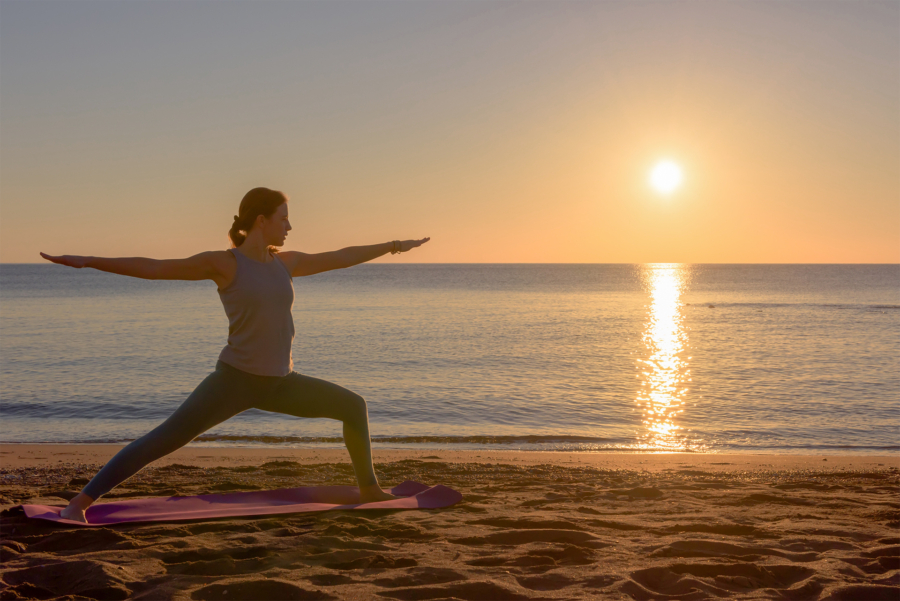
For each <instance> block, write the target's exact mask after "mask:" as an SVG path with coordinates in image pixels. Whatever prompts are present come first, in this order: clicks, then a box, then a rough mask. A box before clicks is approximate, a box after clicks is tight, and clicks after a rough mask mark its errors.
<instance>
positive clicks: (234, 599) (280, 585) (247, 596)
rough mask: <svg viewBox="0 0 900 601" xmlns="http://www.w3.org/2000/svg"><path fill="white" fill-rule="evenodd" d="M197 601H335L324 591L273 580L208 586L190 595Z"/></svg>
mask: <svg viewBox="0 0 900 601" xmlns="http://www.w3.org/2000/svg"><path fill="white" fill-rule="evenodd" d="M191 599H197V600H198V601H258V600H259V599H279V600H281V599H283V600H285V601H294V600H298V601H301V600H307V599H309V600H312V599H337V597H335V596H333V595H329V594H328V593H326V592H325V591H320V590H307V589H304V588H300V587H299V586H297V585H295V584H291V583H290V582H283V581H281V580H273V579H271V578H269V579H265V580H244V581H238V582H226V583H221V584H210V585H208V586H204V587H201V588H199V589H197V590H195V591H194V592H193V593H191Z"/></svg>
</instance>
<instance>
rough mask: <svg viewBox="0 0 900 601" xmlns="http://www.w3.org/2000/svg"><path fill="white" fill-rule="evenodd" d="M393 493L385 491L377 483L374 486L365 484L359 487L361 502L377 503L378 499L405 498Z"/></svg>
mask: <svg viewBox="0 0 900 601" xmlns="http://www.w3.org/2000/svg"><path fill="white" fill-rule="evenodd" d="M403 498H404V497H398V496H395V495H392V494H391V493H388V492H384V491H383V490H381V487H380V486H378V485H377V484H375V485H373V486H364V487H361V488H360V489H359V502H360V503H375V502H377V501H390V500H391V499H403Z"/></svg>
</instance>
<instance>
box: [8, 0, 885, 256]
mask: <svg viewBox="0 0 900 601" xmlns="http://www.w3.org/2000/svg"><path fill="white" fill-rule="evenodd" d="M898 23H900V3H897V2H893V1H888V2H864V1H854V2H844V1H842V2H829V1H824V0H823V1H819V2H790V1H787V2H762V1H753V2H741V1H729V2H705V1H677V0H672V1H664V2H640V1H634V2H614V1H604V2H564V1H561V2H440V1H431V2H381V1H373V2H341V1H336V2H249V1H247V2H227V3H214V2H139V3H113V2H94V1H90V2H88V1H81V0H73V1H71V2H61V3H57V2H50V1H42V2H13V1H4V2H2V3H0V262H4V263H23V262H40V261H41V259H40V257H39V256H38V252H39V251H44V252H47V253H51V254H83V255H95V256H149V257H156V258H174V257H182V256H188V255H192V254H194V253H197V252H201V251H205V250H213V249H222V248H227V244H228V242H227V238H226V232H227V230H228V228H229V227H230V226H231V222H232V216H233V215H234V214H235V213H236V212H237V206H238V203H239V202H240V199H241V197H242V196H243V195H244V193H246V191H247V190H249V189H250V188H253V187H256V186H266V187H270V188H275V189H279V190H282V191H284V192H285V193H287V194H288V195H289V196H290V197H291V202H290V205H289V206H290V213H291V217H292V223H293V226H294V230H293V232H291V236H290V237H289V239H288V244H287V246H286V247H285V248H286V249H289V250H301V251H304V252H322V251H326V250H334V249H337V248H342V247H345V246H354V245H366V244H375V243H379V242H387V241H390V240H392V239H397V238H400V239H408V238H422V237H425V236H430V237H431V241H430V242H429V243H427V244H426V245H424V246H423V247H421V248H418V249H415V250H413V251H412V252H410V253H405V254H403V255H400V256H392V255H390V254H388V255H386V256H385V257H382V258H380V259H378V260H377V261H379V262H393V263H397V262H414V263H430V262H435V263H505V262H514V263H520V262H521V263H632V262H634V263H643V262H695V263H748V262H749V263H868V262H871V263H884V262H890V263H895V262H900V26H898ZM662 159H671V160H673V161H675V162H676V163H678V164H679V165H680V166H681V168H682V170H683V173H684V181H683V183H682V185H681V186H680V187H679V188H678V189H676V190H675V191H674V192H673V193H671V194H670V195H668V196H666V195H663V194H660V193H659V192H656V191H655V190H654V189H653V188H651V187H650V185H649V183H648V180H649V175H650V171H651V169H652V168H653V166H654V165H655V164H656V163H657V162H658V161H660V160H662Z"/></svg>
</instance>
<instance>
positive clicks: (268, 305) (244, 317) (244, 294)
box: [219, 248, 294, 376]
mask: <svg viewBox="0 0 900 601" xmlns="http://www.w3.org/2000/svg"><path fill="white" fill-rule="evenodd" d="M228 250H229V251H231V253H232V254H233V255H234V257H235V259H237V272H236V273H235V274H234V279H233V280H232V281H231V283H230V284H228V287H227V288H225V290H220V291H219V298H221V299H222V305H224V306H225V314H226V315H228V346H226V347H225V348H224V349H222V352H221V353H220V354H219V360H220V361H223V362H224V363H227V364H229V365H231V366H232V367H236V368H238V369H240V370H241V371H245V372H248V373H251V374H256V375H258V376H286V375H288V374H289V373H291V369H292V368H293V367H294V362H293V360H292V359H291V344H292V343H293V341H294V319H293V317H292V315H291V308H292V307H293V305H294V285H293V283H292V280H291V274H290V272H288V268H287V266H286V265H285V264H284V263H283V262H282V261H281V259H279V258H278V257H275V256H273V257H272V260H271V261H269V262H268V263H260V262H258V261H254V260H253V259H250V258H247V257H246V256H244V254H243V253H241V252H239V251H238V249H236V248H230V249H228Z"/></svg>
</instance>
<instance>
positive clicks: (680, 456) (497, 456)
mask: <svg viewBox="0 0 900 601" xmlns="http://www.w3.org/2000/svg"><path fill="white" fill-rule="evenodd" d="M124 446H125V445H122V444H54V443H40V444H34V443H0V469H21V468H31V467H62V466H63V465H67V464H80V465H99V464H105V463H106V462H107V461H108V460H109V459H110V458H112V456H113V455H115V454H116V453H117V452H118V451H119V450H120V449H122V448H123V447H124ZM372 459H373V462H374V463H375V464H379V463H392V462H397V461H407V460H417V461H441V462H446V463H480V464H508V465H516V466H532V465H543V464H552V465H558V466H566V467H591V468H595V469H618V470H633V471H648V472H663V471H666V470H673V471H674V470H680V469H685V468H702V469H703V470H705V471H709V472H733V471H745V470H750V471H771V470H775V471H783V470H816V471H834V470H863V471H864V470H873V471H880V470H889V469H891V468H894V469H900V455H849V454H848V455H830V454H821V455H795V454H790V455H787V454H764V453H753V454H749V453H748V454H731V453H722V454H719V453H716V454H712V453H661V452H646V453H641V452H631V453H621V452H586V451H501V450H487V449H486V450H446V449H409V450H406V449H377V448H373V449H372ZM267 461H294V462H297V463H299V464H301V465H310V464H321V463H345V464H347V465H350V455H349V454H348V452H347V450H346V449H345V448H334V449H302V448H299V449H298V448H277V447H268V448H263V447H205V446H196V447H195V446H185V447H182V448H180V449H178V450H177V451H175V452H173V453H171V454H169V455H167V456H165V457H162V458H160V459H158V460H156V461H154V462H153V463H151V464H150V465H149V466H148V467H150V466H153V467H162V466H167V465H172V464H188V465H196V466H199V467H228V466H246V465H254V464H257V463H265V462H267Z"/></svg>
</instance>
